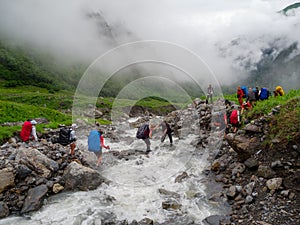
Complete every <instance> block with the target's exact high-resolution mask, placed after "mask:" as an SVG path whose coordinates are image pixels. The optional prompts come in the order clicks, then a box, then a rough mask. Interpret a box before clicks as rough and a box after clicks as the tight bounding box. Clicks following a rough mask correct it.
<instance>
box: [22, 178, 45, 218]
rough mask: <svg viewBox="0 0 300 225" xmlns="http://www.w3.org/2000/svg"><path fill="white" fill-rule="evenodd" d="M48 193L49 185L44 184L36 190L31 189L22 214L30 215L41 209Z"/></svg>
mask: <svg viewBox="0 0 300 225" xmlns="http://www.w3.org/2000/svg"><path fill="white" fill-rule="evenodd" d="M47 192H48V188H47V185H44V184H43V185H40V186H37V187H35V188H31V189H30V190H29V191H28V194H27V197H26V199H25V201H24V205H23V208H22V210H21V213H22V214H23V213H28V212H32V211H35V210H38V209H39V208H41V207H42V204H43V200H44V198H45V197H46V194H47Z"/></svg>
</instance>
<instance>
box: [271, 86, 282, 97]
mask: <svg viewBox="0 0 300 225" xmlns="http://www.w3.org/2000/svg"><path fill="white" fill-rule="evenodd" d="M273 93H274V97H275V98H276V97H277V96H278V95H280V96H283V95H284V91H283V89H282V87H281V86H277V87H276V88H275V91H273Z"/></svg>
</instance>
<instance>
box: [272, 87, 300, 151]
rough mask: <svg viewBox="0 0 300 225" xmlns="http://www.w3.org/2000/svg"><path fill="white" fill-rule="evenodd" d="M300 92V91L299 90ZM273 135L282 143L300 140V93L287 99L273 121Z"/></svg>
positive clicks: (293, 142) (292, 142)
mask: <svg viewBox="0 0 300 225" xmlns="http://www.w3.org/2000/svg"><path fill="white" fill-rule="evenodd" d="M298 93H299V92H298ZM271 125H272V126H271V127H272V128H271V130H270V133H271V137H273V138H276V139H278V140H280V143H281V144H285V145H287V144H295V143H296V142H299V140H300V93H299V95H298V96H297V97H295V98H293V99H291V100H289V101H287V102H286V103H285V104H284V105H283V106H282V108H281V110H280V113H279V114H278V115H276V116H275V118H274V120H272V121H271Z"/></svg>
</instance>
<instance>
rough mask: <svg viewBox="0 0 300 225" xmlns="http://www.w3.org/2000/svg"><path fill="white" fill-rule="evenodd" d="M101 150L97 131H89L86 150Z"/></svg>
mask: <svg viewBox="0 0 300 225" xmlns="http://www.w3.org/2000/svg"><path fill="white" fill-rule="evenodd" d="M101 149H102V147H101V144H100V133H99V131H97V130H91V131H90V134H89V136H88V150H89V151H90V152H99V151H100V150H101Z"/></svg>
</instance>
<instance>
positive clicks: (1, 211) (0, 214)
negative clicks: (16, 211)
mask: <svg viewBox="0 0 300 225" xmlns="http://www.w3.org/2000/svg"><path fill="white" fill-rule="evenodd" d="M8 215H9V208H8V206H7V205H6V204H5V203H4V202H0V219H1V218H4V217H7V216H8Z"/></svg>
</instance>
